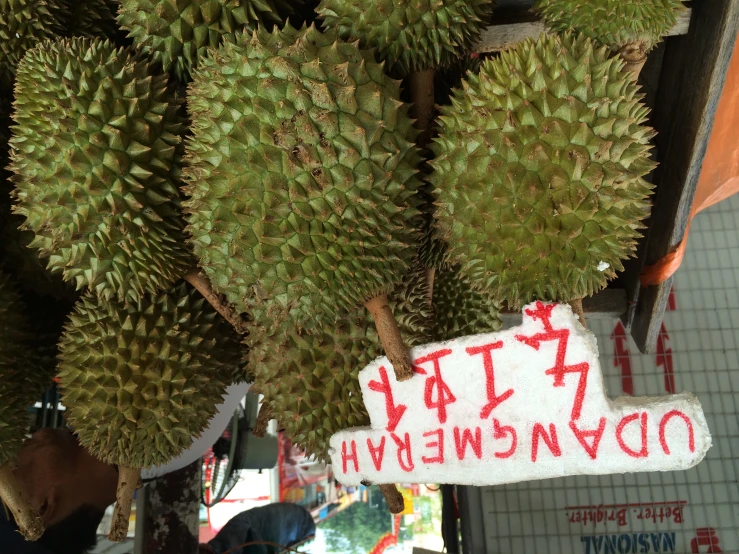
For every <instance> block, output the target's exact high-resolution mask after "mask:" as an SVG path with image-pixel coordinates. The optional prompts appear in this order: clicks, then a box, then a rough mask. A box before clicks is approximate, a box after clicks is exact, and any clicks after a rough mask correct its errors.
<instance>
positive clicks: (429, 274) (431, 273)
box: [426, 267, 436, 307]
mask: <svg viewBox="0 0 739 554" xmlns="http://www.w3.org/2000/svg"><path fill="white" fill-rule="evenodd" d="M435 277H436V268H434V267H429V268H427V269H426V285H427V286H428V288H429V291H428V301H429V307H431V306H433V305H434V278H435Z"/></svg>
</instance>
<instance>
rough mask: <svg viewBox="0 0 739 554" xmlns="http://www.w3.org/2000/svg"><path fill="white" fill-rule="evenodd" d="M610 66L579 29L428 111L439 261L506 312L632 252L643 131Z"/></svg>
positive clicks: (569, 286)
mask: <svg viewBox="0 0 739 554" xmlns="http://www.w3.org/2000/svg"><path fill="white" fill-rule="evenodd" d="M623 66H624V62H623V61H622V60H620V59H619V58H611V59H609V57H608V52H607V50H606V49H605V48H602V47H601V48H599V47H597V46H596V45H594V44H593V42H592V41H591V40H590V39H588V38H587V37H585V36H582V35H580V36H578V37H577V38H575V37H573V36H572V35H570V34H565V35H563V36H561V37H559V36H556V35H550V36H545V35H542V36H541V37H540V38H539V39H538V40H531V39H529V40H526V41H524V42H522V43H520V44H518V45H517V46H515V47H514V48H513V49H512V50H509V51H507V52H503V53H502V54H501V55H500V58H498V59H496V60H491V61H486V62H485V63H484V64H483V66H482V68H481V69H480V73H479V75H469V77H468V80H467V81H466V82H465V83H464V85H463V87H462V88H461V89H459V90H457V91H456V92H455V95H454V98H453V101H452V105H451V106H449V107H444V108H443V109H442V116H441V118H440V127H441V129H440V133H439V138H438V139H436V141H435V143H434V145H433V148H434V152H435V153H436V158H435V159H434V160H433V161H432V165H433V167H434V173H433V174H432V175H431V181H432V183H433V184H434V185H435V186H436V194H437V195H438V199H439V201H438V204H439V209H438V219H437V222H438V225H439V229H440V233H441V235H442V236H443V237H444V238H445V239H446V240H447V242H448V245H449V258H450V260H451V261H452V262H453V263H458V264H460V271H461V273H462V274H463V275H464V276H465V277H467V278H468V279H469V281H470V284H471V285H472V286H473V287H474V288H476V289H478V290H480V291H482V292H484V293H485V294H487V295H489V296H491V297H493V298H496V299H498V300H501V301H505V302H506V303H507V304H508V305H509V307H511V308H514V309H516V308H519V307H520V306H521V305H522V304H526V303H528V302H530V301H531V300H533V299H542V300H552V301H565V302H566V301H577V300H579V299H581V298H582V297H584V296H590V295H591V294H593V293H594V292H596V291H598V290H600V289H602V288H603V287H605V286H606V283H607V282H608V280H609V279H612V278H613V277H615V275H616V271H620V270H622V269H623V266H622V260H624V259H625V258H628V257H630V256H633V255H634V251H635V248H636V241H637V239H638V237H639V236H640V233H639V229H641V228H643V224H642V221H643V220H644V219H645V218H646V217H647V216H648V215H649V211H650V203H649V199H648V197H649V195H650V193H651V190H652V186H651V185H650V184H649V183H647V182H646V181H645V180H644V179H643V177H644V176H645V175H646V174H647V173H649V172H650V171H651V170H652V169H653V168H654V166H655V164H654V162H652V161H651V160H650V158H649V150H650V148H651V147H650V145H649V140H650V139H651V138H652V137H653V136H654V134H655V133H654V131H653V130H652V129H650V128H649V127H646V126H645V125H644V123H645V122H646V120H647V115H648V112H649V110H648V108H647V107H646V106H645V105H644V104H643V103H642V98H643V95H642V94H640V93H639V92H638V88H637V85H636V83H635V82H634V81H633V79H632V78H631V76H630V75H629V74H628V73H627V72H625V71H624V70H623Z"/></svg>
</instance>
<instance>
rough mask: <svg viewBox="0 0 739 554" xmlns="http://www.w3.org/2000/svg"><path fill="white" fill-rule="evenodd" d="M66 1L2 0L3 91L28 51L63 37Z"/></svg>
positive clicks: (0, 54)
mask: <svg viewBox="0 0 739 554" xmlns="http://www.w3.org/2000/svg"><path fill="white" fill-rule="evenodd" d="M67 16H68V8H67V6H66V4H64V2H63V1H62V0H0V88H5V89H8V88H9V87H10V86H11V84H12V82H13V76H14V75H15V69H16V66H17V65H18V63H19V62H20V61H21V58H23V55H24V54H25V53H26V51H28V50H30V49H31V48H33V47H34V46H35V45H37V44H38V43H40V42H42V41H44V40H46V39H50V38H54V37H56V36H59V35H61V34H62V32H63V29H62V23H63V21H64V20H65V19H66V18H67Z"/></svg>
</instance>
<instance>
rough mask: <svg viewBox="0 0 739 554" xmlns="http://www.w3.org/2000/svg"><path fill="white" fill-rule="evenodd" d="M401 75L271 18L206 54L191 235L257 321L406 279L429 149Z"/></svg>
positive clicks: (192, 102)
mask: <svg viewBox="0 0 739 554" xmlns="http://www.w3.org/2000/svg"><path fill="white" fill-rule="evenodd" d="M398 97H399V87H398V82H396V81H392V80H390V79H389V78H388V77H386V76H385V74H384V73H383V70H382V66H381V65H379V64H377V63H375V62H374V61H373V59H372V54H371V52H367V51H363V50H359V49H358V48H357V46H356V45H354V44H349V43H345V42H343V41H341V40H339V39H337V37H336V34H335V33H334V32H329V33H325V34H322V33H320V32H319V31H317V30H316V29H315V28H314V27H310V28H307V29H305V28H304V29H303V30H300V31H298V30H295V29H293V28H292V27H290V26H287V27H286V28H285V29H284V30H282V31H279V30H275V31H274V32H272V33H269V32H267V31H265V30H263V29H260V30H259V31H257V32H256V33H254V34H253V35H252V36H251V37H246V36H244V37H243V38H242V39H241V40H239V41H238V43H237V44H231V43H227V44H224V45H223V47H222V48H221V49H219V50H218V51H215V52H214V53H213V55H212V56H211V57H209V58H206V59H204V60H203V63H202V64H201V66H200V68H199V69H198V70H197V71H196V72H195V74H194V81H193V83H192V84H191V85H190V88H189V91H188V108H189V111H190V115H191V117H192V122H193V124H192V136H191V137H190V138H189V139H188V142H187V145H186V147H187V162H188V163H187V167H186V169H185V170H184V179H185V180H186V181H187V182H188V186H187V189H186V191H187V192H188V193H189V194H190V195H191V198H190V199H188V200H187V201H186V202H185V207H186V213H187V220H188V223H189V231H190V233H191V235H192V236H191V241H190V242H191V243H192V245H193V246H194V249H195V253H196V255H197V256H198V258H199V259H200V265H201V267H203V269H204V270H205V272H206V274H207V275H208V277H209V278H210V280H211V282H212V283H213V287H214V288H215V289H216V290H217V291H219V292H221V293H224V294H226V296H227V297H228V300H229V302H231V303H232V304H234V305H235V306H236V307H237V308H238V309H239V310H240V311H249V312H251V313H252V314H253V315H254V317H255V318H256V319H259V320H261V321H266V320H267V319H270V318H271V319H273V320H275V324H276V325H279V324H280V323H281V322H282V321H283V320H285V319H291V320H293V321H294V322H295V323H297V324H305V323H308V322H310V324H311V325H312V324H313V322H314V321H319V322H328V321H331V320H332V318H334V317H336V316H337V315H342V314H346V313H348V312H349V311H350V310H352V309H353V308H355V307H356V306H358V305H361V304H363V303H365V302H367V301H368V300H370V299H373V298H375V297H378V296H379V295H384V294H386V293H387V292H389V291H390V290H392V289H393V287H394V286H395V285H396V284H398V283H399V282H401V280H402V279H403V277H404V275H405V273H406V270H407V269H408V267H409V263H410V262H411V261H412V259H413V256H414V247H415V240H416V234H415V232H414V231H412V229H415V228H416V225H417V223H418V222H417V218H418V211H417V209H416V208H415V207H414V205H413V204H414V202H415V199H414V193H415V190H416V188H417V186H418V182H417V180H416V178H415V173H416V169H415V167H416V164H417V162H418V154H417V152H416V149H415V147H414V146H413V144H412V143H411V142H410V141H411V140H412V139H413V137H414V131H413V128H412V126H411V120H410V119H409V117H408V115H407V108H406V107H405V106H404V105H403V103H402V102H400V100H399V99H398Z"/></svg>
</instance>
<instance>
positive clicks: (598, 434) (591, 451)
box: [570, 417, 606, 460]
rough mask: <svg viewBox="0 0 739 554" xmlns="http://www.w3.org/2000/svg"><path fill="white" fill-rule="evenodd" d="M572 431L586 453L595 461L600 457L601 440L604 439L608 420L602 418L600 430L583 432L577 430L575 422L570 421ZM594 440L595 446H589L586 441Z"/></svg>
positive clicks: (599, 424)
mask: <svg viewBox="0 0 739 554" xmlns="http://www.w3.org/2000/svg"><path fill="white" fill-rule="evenodd" d="M570 429H572V432H573V433H575V437H576V438H577V441H578V442H579V443H580V444H581V445H582V447H583V448H584V449H585V452H587V453H588V455H589V456H590V457H591V458H592V459H593V460H595V458H596V457H597V456H598V444H600V439H601V438H602V437H603V431H605V429H606V418H604V417H602V418H600V423H598V428H597V429H593V430H592V431H585V430H583V431H581V430H580V429H578V428H577V426H576V425H575V422H574V421H570ZM591 437H592V439H593V444H592V445H588V443H587V441H586V440H585V439H589V438H591Z"/></svg>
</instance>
